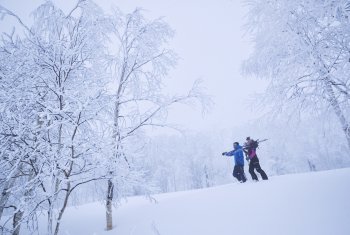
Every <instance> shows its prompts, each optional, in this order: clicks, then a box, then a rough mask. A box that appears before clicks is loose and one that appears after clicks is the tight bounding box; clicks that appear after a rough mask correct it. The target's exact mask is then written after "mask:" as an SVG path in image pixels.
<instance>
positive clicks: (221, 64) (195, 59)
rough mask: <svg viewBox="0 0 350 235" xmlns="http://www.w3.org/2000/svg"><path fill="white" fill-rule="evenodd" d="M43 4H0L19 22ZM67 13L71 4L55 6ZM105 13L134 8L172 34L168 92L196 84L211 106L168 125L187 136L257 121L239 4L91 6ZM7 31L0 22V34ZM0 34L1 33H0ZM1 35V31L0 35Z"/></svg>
mask: <svg viewBox="0 0 350 235" xmlns="http://www.w3.org/2000/svg"><path fill="white" fill-rule="evenodd" d="M41 2H43V0H30V1H23V0H0V4H1V5H3V6H5V7H7V8H8V9H10V10H12V11H14V12H16V13H17V14H18V15H19V16H20V17H22V18H23V19H24V20H28V19H29V14H30V12H31V11H32V10H33V9H34V8H35V7H36V6H38V5H39V4H40V3H41ZM54 2H57V5H59V6H63V7H64V8H65V9H68V8H70V7H71V6H73V5H74V3H75V2H76V1H73V0H56V1H54ZM95 2H96V3H98V4H99V5H100V6H101V7H103V8H104V9H105V10H108V9H110V6H112V5H114V6H117V7H119V8H120V9H121V10H123V11H124V12H130V11H132V10H134V9H135V8H136V7H141V8H143V9H144V10H145V14H146V15H147V17H148V18H158V17H163V18H164V20H165V21H166V22H167V23H169V24H170V26H171V27H172V28H173V29H174V30H175V37H174V38H173V40H172V42H171V44H170V47H171V48H172V49H173V50H174V51H175V52H176V53H177V54H178V55H179V57H180V58H181V59H180V60H179V62H178V65H177V67H176V68H175V69H174V70H172V71H171V73H170V74H169V79H168V80H169V81H168V83H167V84H168V86H169V88H171V90H173V91H174V92H177V93H179V92H181V91H183V92H185V91H186V90H188V89H189V88H190V87H191V84H192V83H193V82H194V80H196V79H198V78H201V79H202V80H203V81H204V83H203V85H204V86H205V87H206V89H207V93H208V95H210V96H211V97H212V98H213V101H214V103H215V105H214V106H213V107H212V109H211V112H210V113H208V114H206V115H205V116H204V117H202V114H201V110H200V109H199V108H197V109H195V110H192V109H190V108H188V107H183V106H181V107H176V108H173V109H172V110H171V111H170V112H169V117H168V120H169V122H171V123H177V124H180V125H182V126H183V127H184V128H186V129H190V130H194V131H195V130H213V129H230V128H232V127H235V126H240V125H242V124H243V123H245V122H246V120H250V119H254V118H255V117H257V116H258V115H257V113H256V111H254V112H252V110H251V106H250V105H249V103H250V102H249V100H250V97H251V96H252V95H253V94H254V93H256V92H261V91H263V89H264V87H265V82H264V81H261V80H257V79H253V78H244V77H242V75H241V74H240V66H241V63H242V61H243V60H244V59H246V58H247V57H248V56H249V53H250V51H251V50H252V49H251V44H250V43H249V39H248V37H243V34H244V29H243V25H244V16H245V12H246V8H245V7H244V0H242V1H241V0H166V1H162V0H95ZM7 26H8V23H7V25H4V22H2V23H1V22H0V27H2V28H3V29H4V28H5V27H7ZM3 29H2V30H3ZM2 30H1V31H2Z"/></svg>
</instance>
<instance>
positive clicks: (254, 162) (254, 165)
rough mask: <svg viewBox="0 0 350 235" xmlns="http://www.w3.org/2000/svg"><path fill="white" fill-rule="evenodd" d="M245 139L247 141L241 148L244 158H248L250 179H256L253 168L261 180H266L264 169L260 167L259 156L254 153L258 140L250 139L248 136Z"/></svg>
mask: <svg viewBox="0 0 350 235" xmlns="http://www.w3.org/2000/svg"><path fill="white" fill-rule="evenodd" d="M246 140H247V142H245V143H244V145H243V150H244V152H245V154H246V156H247V157H246V159H247V160H249V173H250V175H251V176H252V179H253V180H255V181H258V177H257V175H256V174H255V172H254V169H255V170H256V171H257V172H259V174H260V175H261V178H262V179H263V180H268V177H267V175H266V173H265V171H263V169H261V166H260V163H259V158H258V156H257V155H256V148H257V147H258V142H257V141H255V140H253V139H251V138H250V137H247V138H246Z"/></svg>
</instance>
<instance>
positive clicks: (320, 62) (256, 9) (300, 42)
mask: <svg viewBox="0 0 350 235" xmlns="http://www.w3.org/2000/svg"><path fill="white" fill-rule="evenodd" d="M247 2H248V7H249V14H248V16H247V19H248V20H247V21H248V23H247V25H246V27H247V30H248V32H249V33H251V35H252V37H253V42H254V44H255V48H254V52H253V53H252V55H251V56H250V58H249V59H248V60H247V61H246V63H245V64H244V66H243V68H244V71H245V72H246V74H252V75H257V76H258V77H263V78H267V79H269V81H270V84H269V87H268V89H267V91H266V96H265V99H263V104H264V105H266V106H268V105H273V107H274V110H275V113H280V111H281V110H282V111H286V112H289V113H290V114H291V115H294V116H297V115H299V114H300V113H302V112H304V111H311V112H315V113H322V114H324V112H323V110H325V109H332V111H333V112H334V113H335V114H336V116H337V117H338V120H339V122H340V123H341V128H342V130H343V132H344V134H345V137H346V139H347V142H348V147H349V148H350V120H349V114H350V103H349V102H350V99H349V98H350V96H349V94H350V93H349V92H350V80H349V76H348V74H349V72H350V63H349V61H350V60H349V58H350V56H349V51H350V50H349V49H350V41H349V40H350V37H349V36H350V35H349V34H350V31H349V27H348V25H349V20H350V19H349V16H350V11H349V7H350V3H349V1H347V0H339V1H334V0H322V1H318V0H297V1H288V0H272V1H262V0H252V1H247ZM320 111H321V112H320Z"/></svg>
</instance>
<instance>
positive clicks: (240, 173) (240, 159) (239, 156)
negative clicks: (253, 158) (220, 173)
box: [222, 142, 247, 183]
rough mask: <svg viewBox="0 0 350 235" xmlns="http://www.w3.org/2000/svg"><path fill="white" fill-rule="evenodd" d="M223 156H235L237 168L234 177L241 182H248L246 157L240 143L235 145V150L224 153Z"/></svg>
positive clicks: (234, 169) (234, 170)
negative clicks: (245, 166) (245, 167)
mask: <svg viewBox="0 0 350 235" xmlns="http://www.w3.org/2000/svg"><path fill="white" fill-rule="evenodd" d="M222 155H223V156H228V157H231V156H234V161H235V166H234V168H233V172H232V175H233V176H234V177H235V178H236V179H237V180H238V181H239V182H240V183H244V182H246V181H247V178H246V176H245V174H244V156H243V148H242V146H240V145H239V143H238V142H234V143H233V150H232V151H230V152H223V153H222Z"/></svg>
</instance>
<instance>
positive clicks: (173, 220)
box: [60, 168, 350, 235]
mask: <svg viewBox="0 0 350 235" xmlns="http://www.w3.org/2000/svg"><path fill="white" fill-rule="evenodd" d="M349 186H350V168H345V169H338V170H332V171H323V172H315V173H305V174H294V175H284V176H276V177H270V180H268V181H260V182H257V183H254V182H252V181H248V182H247V183H245V184H239V183H232V184H227V185H223V186H218V187H213V188H207V189H201V190H193V191H184V192H176V193H169V194H160V195H155V196H154V198H155V199H156V200H157V202H156V203H154V202H151V201H150V200H148V199H145V198H144V197H132V198H129V199H128V200H127V202H124V203H123V204H122V205H121V206H120V207H119V208H118V209H117V210H116V211H115V213H114V221H115V222H114V223H115V228H114V229H113V230H112V231H109V232H107V231H104V229H103V228H104V226H105V222H104V219H105V211H104V207H103V205H102V204H100V203H92V204H86V205H83V206H80V207H72V208H68V209H67V212H66V214H65V216H64V219H63V223H62V228H61V232H60V234H64V235H114V234H115V235H159V234H161V235H197V234H198V235H214V234H220V235H226V234H227V235H232V234H240V235H244V234H254V235H256V234H262V235H264V234H269V235H288V234H290V235H303V234H305V235H313V234H316V235H321V234H324V235H330V234H334V235H348V234H350V187H349Z"/></svg>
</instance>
